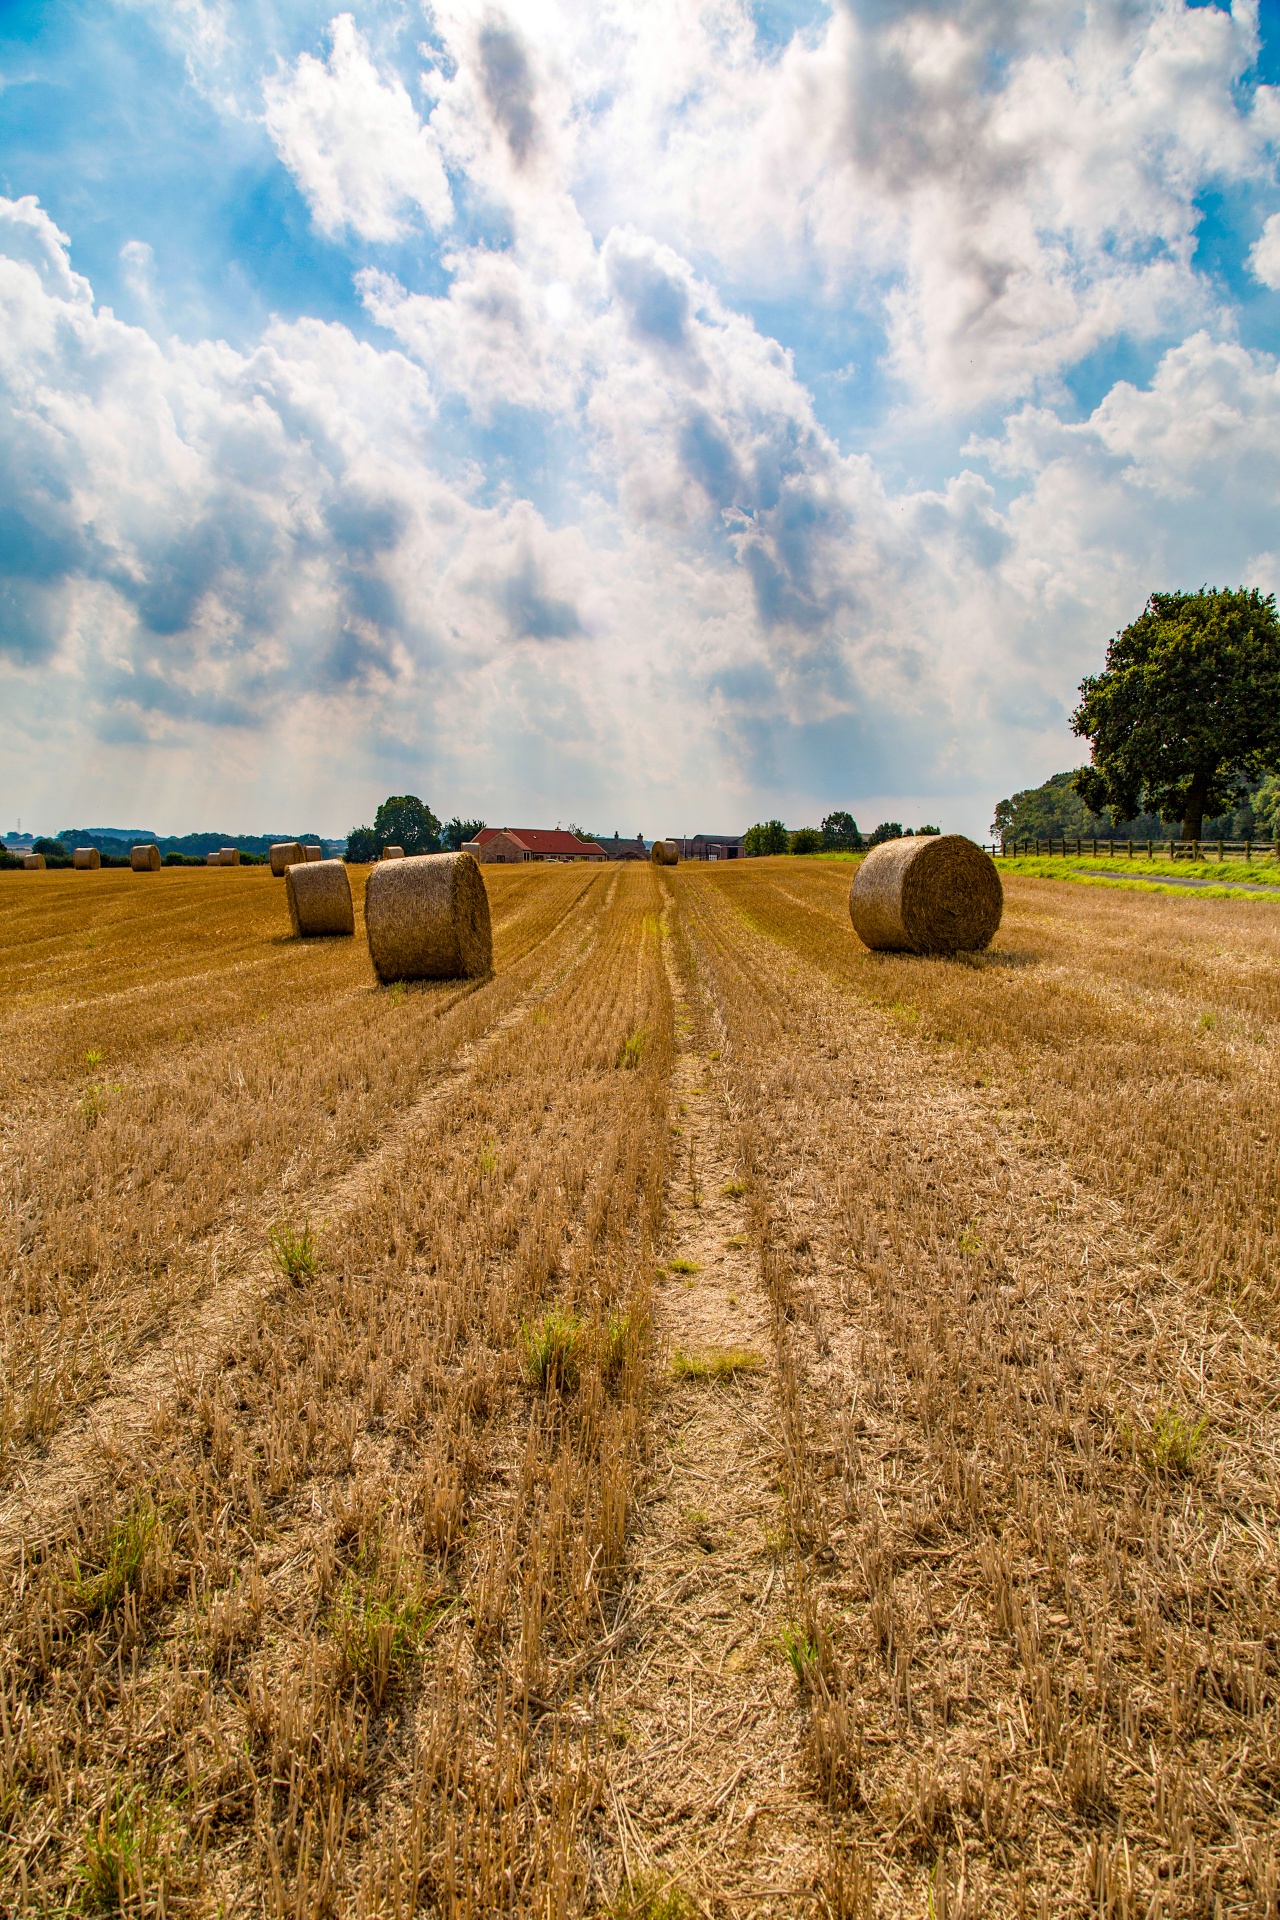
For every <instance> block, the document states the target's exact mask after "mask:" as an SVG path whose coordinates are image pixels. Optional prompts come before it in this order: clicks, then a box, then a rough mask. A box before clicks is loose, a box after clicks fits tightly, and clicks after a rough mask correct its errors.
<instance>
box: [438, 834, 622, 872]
mask: <svg viewBox="0 0 1280 1920" xmlns="http://www.w3.org/2000/svg"><path fill="white" fill-rule="evenodd" d="M462 851H463V852H464V853H473V854H474V855H475V857H476V859H477V860H479V861H480V863H481V864H482V865H483V866H502V865H504V864H505V865H509V866H514V865H516V864H518V863H519V862H520V861H522V860H551V861H569V860H607V859H608V858H609V855H608V854H607V853H606V852H605V850H604V848H603V847H602V846H599V845H598V844H597V843H596V841H594V840H579V838H578V836H577V834H575V833H562V832H561V830H560V828H559V827H555V828H550V827H485V828H484V829H483V830H482V831H481V832H480V833H478V834H477V835H476V837H475V839H474V840H468V841H466V842H465V843H464V845H463V849H462Z"/></svg>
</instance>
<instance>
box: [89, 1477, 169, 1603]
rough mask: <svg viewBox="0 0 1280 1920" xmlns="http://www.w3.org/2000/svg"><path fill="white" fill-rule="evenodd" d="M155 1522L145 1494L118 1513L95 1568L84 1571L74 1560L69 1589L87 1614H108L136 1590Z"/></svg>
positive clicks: (157, 1524) (153, 1534) (156, 1521)
mask: <svg viewBox="0 0 1280 1920" xmlns="http://www.w3.org/2000/svg"><path fill="white" fill-rule="evenodd" d="M159 1524H160V1515H159V1513H158V1512H157V1510H156V1508H155V1506H154V1505H153V1504H152V1502H151V1501H150V1500H149V1499H146V1498H145V1497H144V1498H141V1499H139V1500H137V1501H136V1502H135V1503H134V1505H133V1506H132V1507H131V1508H130V1509H129V1511H128V1512H127V1513H125V1514H122V1515H121V1517H120V1519H118V1520H117V1521H116V1522H115V1523H114V1524H113V1526H112V1528H111V1531H110V1533H109V1534H108V1535H107V1540H106V1545H105V1546H104V1548H103V1550H102V1564H101V1566H100V1567H99V1568H98V1571H97V1572H96V1573H90V1574H86V1573H85V1572H84V1571H83V1569H82V1568H81V1566H80V1564H79V1562H78V1561H77V1562H76V1569H75V1578H74V1580H73V1581H72V1583H71V1588H70V1595H71V1598H72V1600H73V1601H74V1603H75V1605H76V1606H77V1607H80V1608H82V1609H83V1611H84V1612H85V1613H87V1614H89V1615H91V1616H94V1615H97V1614H104V1613H111V1612H112V1611H113V1610H114V1608H116V1607H118V1606H119V1604H120V1602H121V1601H122V1600H123V1599H124V1596H125V1594H126V1593H136V1592H137V1591H138V1589H139V1587H140V1586H141V1585H142V1575H143V1568H144V1566H145V1564H146V1559H147V1553H148V1551H149V1549H150V1547H151V1544H152V1541H153V1540H154V1539H155V1535H156V1529H157V1527H158V1526H159Z"/></svg>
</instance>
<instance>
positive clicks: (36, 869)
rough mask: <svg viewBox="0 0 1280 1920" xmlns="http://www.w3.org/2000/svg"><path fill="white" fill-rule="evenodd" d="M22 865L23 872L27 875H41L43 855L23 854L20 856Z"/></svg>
mask: <svg viewBox="0 0 1280 1920" xmlns="http://www.w3.org/2000/svg"><path fill="white" fill-rule="evenodd" d="M22 865H23V869H24V871H25V872H27V873H43V872H44V855H43V854H42V853H24V854H23V856H22Z"/></svg>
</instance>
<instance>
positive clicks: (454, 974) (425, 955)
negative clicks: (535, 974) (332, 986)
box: [364, 853, 493, 986]
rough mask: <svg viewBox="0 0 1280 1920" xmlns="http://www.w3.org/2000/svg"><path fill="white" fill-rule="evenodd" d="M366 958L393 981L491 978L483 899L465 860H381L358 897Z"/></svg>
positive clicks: (458, 856) (477, 875)
mask: <svg viewBox="0 0 1280 1920" xmlns="http://www.w3.org/2000/svg"><path fill="white" fill-rule="evenodd" d="M364 925H365V933H366V935H367V936H368V941H369V957H370V959H371V960H372V961H373V966H374V971H375V973H376V974H377V976H378V978H379V980H381V981H382V983H383V984H384V986H385V985H386V984H387V983H388V982H389V981H392V980H458V979H463V978H467V977H470V978H478V977H480V976H483V975H484V974H486V973H491V972H492V971H493V932H492V928H491V926H490V922H489V896H488V894H487V893H486V892H485V885H484V879H483V877H482V875H481V872H480V868H479V867H478V866H477V864H476V862H475V860H474V859H473V858H472V856H471V855H470V854H469V853H420V854H414V855H413V856H411V857H410V858H409V859H407V860H406V859H405V858H404V856H403V855H401V857H400V858H399V859H398V860H396V859H392V860H388V859H387V858H386V856H385V855H384V857H383V858H382V860H380V861H379V862H378V864H377V866H376V867H375V868H374V870H373V872H372V873H371V874H370V875H369V884H368V886H367V887H366V889H365V896H364Z"/></svg>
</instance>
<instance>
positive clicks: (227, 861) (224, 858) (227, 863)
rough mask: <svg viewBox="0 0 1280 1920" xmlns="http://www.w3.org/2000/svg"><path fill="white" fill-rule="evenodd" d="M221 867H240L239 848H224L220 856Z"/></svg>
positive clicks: (219, 863)
mask: <svg viewBox="0 0 1280 1920" xmlns="http://www.w3.org/2000/svg"><path fill="white" fill-rule="evenodd" d="M218 865H219V866H220V867H238V866H239V865H240V849H239V847H223V848H222V849H221V850H220V851H219V854H218Z"/></svg>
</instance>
